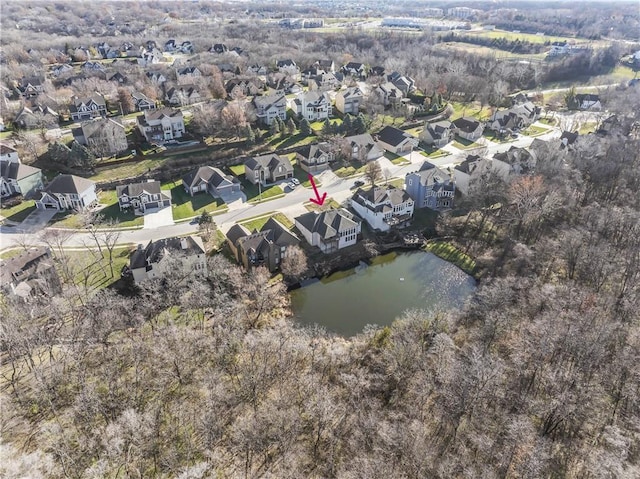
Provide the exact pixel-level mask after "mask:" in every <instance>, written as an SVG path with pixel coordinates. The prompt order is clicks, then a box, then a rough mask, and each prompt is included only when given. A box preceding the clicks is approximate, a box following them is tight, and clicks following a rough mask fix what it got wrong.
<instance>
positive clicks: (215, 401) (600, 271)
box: [0, 2, 640, 479]
mask: <svg viewBox="0 0 640 479" xmlns="http://www.w3.org/2000/svg"><path fill="white" fill-rule="evenodd" d="M35 5H36V7H34V8H35V9H36V10H35V11H34V13H33V14H28V15H27V14H26V11H27V8H28V7H25V6H23V4H21V3H17V2H16V3H12V4H9V5H4V4H3V30H5V29H4V27H5V25H6V23H5V22H7V21H8V20H6V19H7V18H9V19H11V20H15V17H16V15H21V16H22V20H21V21H23V22H27V23H28V22H36V20H35V18H38V20H37V21H38V22H41V24H42V27H41V31H37V30H38V29H37V28H32V29H29V31H28V32H25V33H24V35H23V34H22V31H18V29H15V28H13V27H12V28H8V29H7V30H6V31H3V34H2V45H3V50H2V61H3V62H4V64H3V65H2V66H3V68H2V71H3V76H4V75H11V76H15V75H16V74H18V75H19V74H28V72H29V70H30V69H31V70H33V71H35V70H36V69H37V68H41V65H42V64H40V66H36V63H35V62H32V61H31V60H32V58H31V57H30V56H29V55H35V56H37V55H36V53H35V52H38V51H39V52H41V53H43V52H45V51H47V50H48V49H49V48H50V47H51V48H59V49H62V50H64V45H65V43H71V42H73V44H74V45H75V44H76V43H82V42H86V43H89V42H93V41H94V40H95V38H94V37H93V34H91V33H90V30H91V28H94V27H95V26H96V25H97V24H100V23H101V22H102V20H103V19H104V18H105V17H106V16H109V15H113V16H114V17H118V15H120V16H121V18H124V16H125V14H123V13H122V10H118V8H117V7H114V6H113V5H110V4H106V3H105V4H100V5H101V7H100V9H94V10H91V9H89V8H87V7H86V5H85V4H84V3H80V4H77V8H71V7H70V5H71V4H70V3H63V2H57V3H54V4H52V5H49V6H43V4H35ZM73 5H76V4H73ZM102 5H104V6H102ZM126 5H127V8H129V9H130V11H129V12H128V13H127V15H130V16H131V18H132V20H131V21H130V23H129V27H128V28H130V29H131V30H130V31H128V32H127V31H124V30H123V32H122V36H121V37H119V41H126V40H127V39H129V38H130V39H135V40H136V41H138V42H139V41H140V39H141V38H145V39H146V38H147V35H149V34H150V31H149V30H144V29H140V30H136V28H137V27H136V24H137V22H140V24H142V23H144V22H146V21H148V22H150V24H151V23H153V24H154V25H156V23H157V22H158V17H160V18H162V16H163V15H165V14H168V15H171V14H172V13H174V10H172V9H175V15H176V16H178V17H180V16H182V18H187V17H188V16H189V15H188V14H187V13H185V12H191V10H189V9H187V8H184V5H182V4H180V3H178V2H171V3H170V4H165V3H162V2H147V3H146V4H145V5H146V6H147V8H142V7H140V6H139V5H140V4H137V3H130V4H126ZM203 8H204V7H203ZM206 8H209V9H210V10H209V11H210V12H215V11H218V12H219V11H220V10H219V8H220V7H219V6H218V5H217V4H207V5H206ZM230 8H231V7H230ZM234 8H235V7H234ZM38 9H39V10H38ZM43 9H44V10H43ZM216 9H218V10H216ZM165 10H167V11H165ZM43 12H47V13H43ZM37 15H45V16H46V15H50V16H48V17H45V16H40V17H37ZM61 18H66V19H68V20H70V21H67V22H64V23H63V24H65V25H68V26H69V27H68V28H69V29H71V30H74V31H69V32H67V33H65V34H64V35H63V34H62V33H60V32H56V31H55V29H56V28H58V27H59V26H60V24H61V22H60V21H59V20H60V19H61ZM134 19H135V20H134ZM34 24H35V23H34ZM56 25H57V26H56ZM105 28H106V27H105ZM154 29H155V30H154V35H158V36H160V37H161V38H165V37H168V36H180V37H181V36H189V38H192V39H193V41H194V43H196V44H198V41H200V47H199V48H201V49H205V50H206V48H208V47H209V46H210V44H211V43H214V42H216V41H218V40H221V39H224V40H225V41H226V42H228V43H232V44H238V45H239V46H242V47H243V48H244V49H245V50H248V51H250V57H249V58H242V60H241V61H242V62H252V61H254V60H256V59H263V60H268V59H275V58H281V57H282V56H283V55H291V56H295V58H296V61H297V60H298V59H299V60H300V61H301V62H302V63H304V61H305V60H309V59H314V60H315V59H316V57H318V56H323V57H324V56H327V57H330V58H336V59H340V60H344V59H357V60H358V61H364V62H366V63H368V64H372V65H373V64H378V63H383V64H384V65H385V66H386V67H387V68H388V69H389V70H393V69H399V70H403V71H406V72H407V74H410V75H412V76H413V77H414V78H415V79H416V82H417V83H418V84H419V87H420V89H422V90H424V91H433V90H435V89H438V88H439V89H440V91H442V92H443V93H444V94H445V96H446V95H447V92H459V91H465V89H467V91H468V92H469V95H470V96H473V97H475V98H478V99H482V101H486V102H489V101H492V100H491V99H492V98H493V95H497V94H499V95H501V96H504V95H506V94H507V93H509V92H512V91H517V90H518V89H520V88H526V87H528V86H530V85H534V86H535V85H537V84H538V83H539V82H540V81H541V79H542V78H547V77H546V75H551V73H552V72H554V71H556V70H554V68H559V67H558V66H555V67H549V68H547V66H546V65H538V64H533V63H532V64H529V65H524V64H520V63H516V62H499V61H497V60H496V59H495V58H490V57H482V56H477V55H474V54H473V53H471V52H456V53H453V54H450V55H445V54H443V53H442V52H440V51H438V50H437V49H436V48H435V43H436V40H435V38H434V37H433V36H431V35H430V34H425V35H419V36H411V37H409V36H404V35H400V34H396V33H393V32H384V33H380V34H377V35H368V34H365V33H362V32H351V33H344V34H333V33H331V34H325V35H315V34H311V35H309V34H306V33H302V32H288V33H287V35H289V38H288V42H287V43H286V44H283V42H281V41H280V40H281V35H282V32H281V31H279V30H278V29H276V28H270V27H260V26H258V25H255V24H251V23H249V22H246V23H227V24H224V25H221V24H217V23H213V22H212V23H211V24H206V25H202V28H200V25H199V26H198V28H197V29H194V28H193V26H190V25H188V24H187V23H167V24H165V25H164V26H162V27H160V29H157V28H156V27H154ZM51 35H55V36H54V37H51ZM76 35H77V36H76ZM256 38H260V42H257V41H256V40H255V39H256ZM205 39H206V43H205ZM205 45H206V46H205ZM30 49H33V50H34V52H31V53H29V50H30ZM618 50H619V51H623V50H624V47H622V46H620V45H613V46H611V47H609V49H603V50H601V51H599V52H598V53H595V54H594V55H593V56H594V57H598V58H613V57H614V56H615V55H616V52H617V51H618ZM390 52H396V53H397V54H395V55H392V54H390ZM197 53H198V52H197ZM25 55H26V56H25ZM607 55H610V56H607ZM28 58H30V60H29V61H22V60H25V59H28ZM21 59H22V60H21ZM572 61H573V62H579V61H583V62H584V61H585V60H584V59H582V60H581V59H578V60H576V59H572V60H567V62H572ZM560 64H562V63H559V64H558V65H560ZM597 64H599V63H597V62H595V61H592V62H588V61H587V62H586V67H589V65H592V66H593V65H597ZM594 68H596V67H595V66H594ZM556 74H557V75H558V76H561V73H558V72H557V71H556ZM3 79H4V78H3ZM485 98H486V100H484V99H485ZM607 100H608V101H607V108H608V110H609V112H610V113H612V114H614V113H615V121H613V123H612V126H611V128H610V129H609V130H608V131H606V132H600V133H598V134H590V135H583V137H581V138H580V141H578V142H576V143H575V145H574V146H572V147H571V148H560V147H559V145H557V144H555V143H545V142H538V143H537V144H536V145H534V146H532V149H533V150H534V151H535V153H536V156H537V164H536V169H535V171H534V172H533V173H532V174H531V175H526V176H518V177H516V178H514V179H512V180H510V181H508V182H507V181H505V180H503V179H502V178H500V177H499V176H498V175H495V174H492V173H491V172H489V173H487V174H486V175H484V176H483V177H482V178H481V180H480V181H478V182H476V183H475V184H474V185H473V187H472V188H471V189H470V191H469V195H468V196H467V197H466V198H465V199H464V200H463V201H461V202H460V203H459V204H458V206H457V208H456V209H455V210H453V211H450V212H448V213H445V214H443V215H441V216H440V218H439V219H438V223H437V231H436V232H435V234H437V235H439V236H442V237H447V238H450V239H451V241H452V242H453V243H454V244H455V245H456V246H457V247H458V248H460V249H461V250H463V251H465V252H466V253H467V254H469V255H471V256H472V257H473V258H475V259H476V261H477V263H478V265H479V267H480V269H481V271H482V277H481V280H480V283H479V287H478V289H477V292H476V294H475V295H474V297H473V299H472V300H470V301H469V302H468V304H467V305H466V306H465V307H464V308H463V309H462V310H452V311H430V310H409V311H406V312H405V313H404V314H403V315H401V316H400V317H399V318H397V319H396V320H395V322H394V323H393V324H392V325H391V326H388V327H384V328H376V327H370V328H367V329H366V330H365V331H363V332H362V333H361V334H359V335H357V336H355V337H352V338H342V337H339V336H335V335H333V334H330V333H328V332H327V331H324V330H322V329H319V328H315V329H314V328H302V327H300V326H299V325H297V324H296V323H295V321H294V320H293V319H292V317H291V312H290V309H289V304H288V296H287V294H286V290H285V288H284V285H283V283H282V282H278V281H272V280H271V278H270V277H269V275H268V274H267V273H266V272H263V271H259V270H258V271H257V272H255V273H253V274H247V273H245V272H244V271H243V270H242V269H241V268H239V267H238V266H236V265H233V264H231V263H230V262H229V261H228V260H227V259H225V258H224V257H223V256H222V255H213V256H211V257H210V258H209V259H208V262H209V263H208V270H209V276H208V278H207V280H206V281H198V280H194V279H190V278H184V277H181V276H179V275H174V276H170V277H167V278H166V279H165V280H163V281H157V282H153V283H151V284H149V285H148V286H147V287H145V288H144V289H135V288H134V289H133V290H132V291H131V292H130V293H129V294H126V295H123V294H122V293H121V292H119V291H117V290H115V289H108V288H107V289H104V290H101V291H100V292H98V293H96V294H94V293H90V292H89V291H88V290H87V289H86V288H83V287H82V282H75V283H74V282H70V283H69V284H68V285H67V286H66V287H65V288H64V290H63V292H62V293H61V294H59V295H56V296H55V297H53V298H49V297H39V298H35V299H34V300H33V301H30V302H28V303H26V302H24V301H21V300H19V299H17V298H16V297H13V296H4V295H1V296H0V318H1V319H0V360H1V361H0V476H1V477H7V478H19V477H29V478H34V479H37V478H104V477H114V478H119V477H135V478H142V477H159V478H181V479H197V478H258V477H262V478H292V479H293V478H301V477H309V478H341V479H378V478H379V479H387V478H401V479H404V478H406V479H417V478H442V479H448V478H469V479H472V478H487V479H492V478H496V479H497V478H530V479H538V478H552V479H556V478H558V479H559V478H576V479H577V478H629V479H632V478H637V477H640V371H639V370H638V364H639V363H640V313H639V311H640V195H639V194H638V191H640V92H639V91H638V88H637V87H636V88H635V89H633V88H626V89H619V90H613V91H611V92H610V93H608V98H607ZM59 256H60V257H61V258H63V259H64V257H65V252H64V251H63V250H62V249H60V251H59ZM68 260H69V261H71V260H70V259H68Z"/></svg>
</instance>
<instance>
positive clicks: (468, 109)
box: [449, 101, 491, 121]
mask: <svg viewBox="0 0 640 479" xmlns="http://www.w3.org/2000/svg"><path fill="white" fill-rule="evenodd" d="M449 105H451V107H452V108H453V113H452V115H451V116H450V117H449V120H450V121H453V120H457V119H458V118H462V117H463V116H466V117H471V118H475V119H476V120H488V119H489V117H491V108H490V107H489V106H484V107H482V106H481V105H480V103H479V102H472V103H462V102H458V101H452V102H449Z"/></svg>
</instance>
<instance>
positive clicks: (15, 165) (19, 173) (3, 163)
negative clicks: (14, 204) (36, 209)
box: [0, 144, 43, 198]
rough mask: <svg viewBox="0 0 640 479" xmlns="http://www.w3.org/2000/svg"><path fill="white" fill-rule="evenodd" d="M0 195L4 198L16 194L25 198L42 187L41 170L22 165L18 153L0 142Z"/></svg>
mask: <svg viewBox="0 0 640 479" xmlns="http://www.w3.org/2000/svg"><path fill="white" fill-rule="evenodd" d="M0 152H2V154H1V155H0V196H1V197H2V198H6V197H9V196H13V195H16V194H19V195H22V196H23V197H25V198H27V197H30V196H32V195H34V194H35V192H36V191H37V190H39V189H41V188H42V186H43V182H42V171H41V170H40V168H35V167H33V166H29V165H23V164H22V162H21V161H20V158H19V157H18V153H17V152H16V151H15V150H14V149H13V148H10V147H8V146H6V145H2V144H0Z"/></svg>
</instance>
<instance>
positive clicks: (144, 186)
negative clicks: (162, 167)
mask: <svg viewBox="0 0 640 479" xmlns="http://www.w3.org/2000/svg"><path fill="white" fill-rule="evenodd" d="M143 193H147V194H151V195H159V194H160V193H161V190H160V182H159V181H143V182H140V183H130V184H128V185H121V186H116V194H117V196H118V198H119V197H120V196H122V195H127V196H140V195H141V194H143Z"/></svg>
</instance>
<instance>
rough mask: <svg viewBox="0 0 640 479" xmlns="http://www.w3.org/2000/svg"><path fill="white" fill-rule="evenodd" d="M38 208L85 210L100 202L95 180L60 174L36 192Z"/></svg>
mask: <svg viewBox="0 0 640 479" xmlns="http://www.w3.org/2000/svg"><path fill="white" fill-rule="evenodd" d="M34 199H35V200H36V208H38V209H56V210H84V209H86V208H88V207H89V206H92V205H94V204H95V203H97V202H98V197H97V195H96V184H95V182H93V181H91V180H88V179H86V178H81V177H79V176H75V175H58V176H56V177H55V178H54V179H53V181H51V183H49V184H48V185H47V186H46V187H45V189H44V190H42V191H39V192H37V193H36V195H35V198H34Z"/></svg>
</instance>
